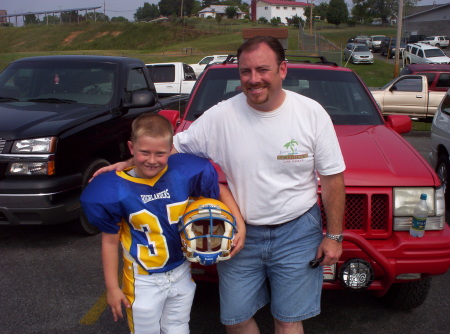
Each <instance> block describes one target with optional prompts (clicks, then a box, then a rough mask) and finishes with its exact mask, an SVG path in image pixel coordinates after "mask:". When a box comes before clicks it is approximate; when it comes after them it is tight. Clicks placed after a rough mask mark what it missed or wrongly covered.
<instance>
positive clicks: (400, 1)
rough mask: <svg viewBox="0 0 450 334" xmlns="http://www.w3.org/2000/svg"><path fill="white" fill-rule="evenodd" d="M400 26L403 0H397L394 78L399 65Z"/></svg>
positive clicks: (401, 24) (401, 23)
mask: <svg viewBox="0 0 450 334" xmlns="http://www.w3.org/2000/svg"><path fill="white" fill-rule="evenodd" d="M402 26H403V0H398V15H397V39H396V40H395V65H394V78H395V77H397V76H398V73H399V67H400V41H401V38H402V30H403V29H402ZM402 59H403V58H402Z"/></svg>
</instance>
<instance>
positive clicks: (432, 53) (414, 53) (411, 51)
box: [403, 43, 450, 64]
mask: <svg viewBox="0 0 450 334" xmlns="http://www.w3.org/2000/svg"><path fill="white" fill-rule="evenodd" d="M403 61H404V63H405V64H450V58H449V57H447V56H446V55H445V53H444V51H442V50H441V49H440V48H438V47H436V46H431V45H429V44H423V43H414V44H408V45H407V46H406V48H405V50H404V51H403Z"/></svg>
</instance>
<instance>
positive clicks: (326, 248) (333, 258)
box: [316, 237, 342, 266]
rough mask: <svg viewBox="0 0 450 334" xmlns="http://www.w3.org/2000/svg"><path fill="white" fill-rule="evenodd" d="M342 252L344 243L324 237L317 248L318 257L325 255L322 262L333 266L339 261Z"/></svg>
mask: <svg viewBox="0 0 450 334" xmlns="http://www.w3.org/2000/svg"><path fill="white" fill-rule="evenodd" d="M341 254H342V243H341V242H337V241H336V240H331V239H328V238H326V237H325V238H323V240H322V242H321V243H320V245H319V249H318V250H317V254H316V257H317V258H320V257H322V256H324V259H323V260H322V262H321V263H320V264H321V265H326V266H331V265H332V264H335V263H336V262H338V260H339V258H340V257H341Z"/></svg>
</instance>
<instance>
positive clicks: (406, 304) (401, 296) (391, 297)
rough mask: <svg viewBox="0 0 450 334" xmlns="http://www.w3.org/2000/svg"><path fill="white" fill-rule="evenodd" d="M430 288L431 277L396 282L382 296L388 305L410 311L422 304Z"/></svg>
mask: <svg viewBox="0 0 450 334" xmlns="http://www.w3.org/2000/svg"><path fill="white" fill-rule="evenodd" d="M430 288H431V277H426V278H423V279H421V280H418V281H412V282H407V283H396V284H393V285H392V286H391V288H390V289H389V291H388V292H387V293H386V295H384V296H383V297H382V300H383V302H384V303H385V304H386V306H388V307H393V308H395V309H398V310H403V311H410V310H412V309H414V308H416V307H419V306H420V305H422V304H423V302H424V301H425V299H426V298H427V296H428V292H429V291H430Z"/></svg>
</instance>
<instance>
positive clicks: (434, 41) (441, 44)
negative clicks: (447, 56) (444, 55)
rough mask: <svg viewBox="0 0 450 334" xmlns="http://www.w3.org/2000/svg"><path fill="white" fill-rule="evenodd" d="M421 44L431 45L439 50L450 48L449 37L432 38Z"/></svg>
mask: <svg viewBox="0 0 450 334" xmlns="http://www.w3.org/2000/svg"><path fill="white" fill-rule="evenodd" d="M419 43H425V44H430V45H433V46H437V47H438V48H446V47H447V46H448V38H447V36H430V37H427V38H425V39H424V40H423V41H420V42H419Z"/></svg>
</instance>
